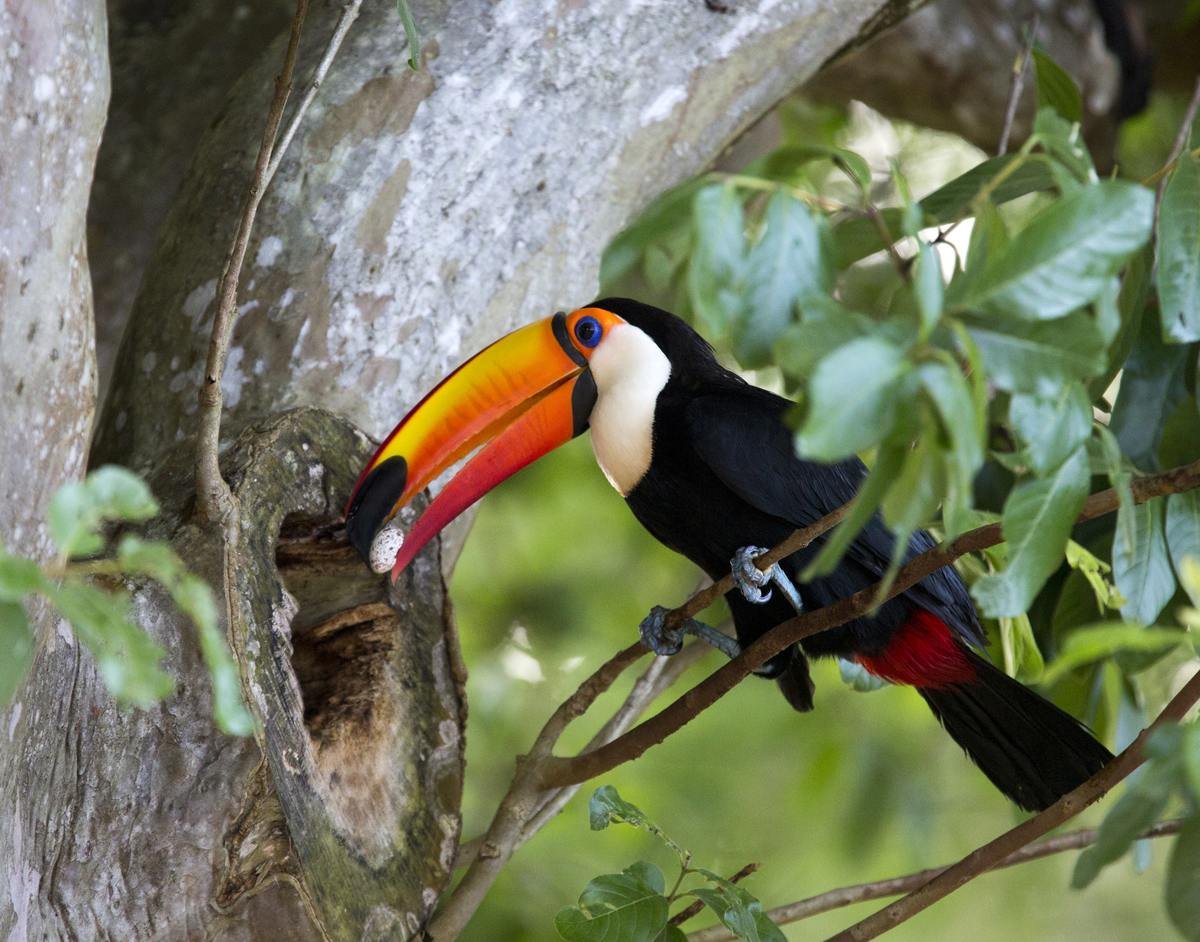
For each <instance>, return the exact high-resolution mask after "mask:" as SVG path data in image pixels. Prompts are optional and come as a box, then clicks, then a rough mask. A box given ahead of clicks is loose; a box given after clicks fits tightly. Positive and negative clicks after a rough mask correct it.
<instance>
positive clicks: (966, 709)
mask: <svg viewBox="0 0 1200 942" xmlns="http://www.w3.org/2000/svg"><path fill="white" fill-rule="evenodd" d="M914 653H915V657H914ZM859 660H860V662H861V663H862V664H863V666H864V667H866V668H867V670H869V671H871V672H872V673H874V674H878V675H879V676H881V677H884V678H885V679H888V680H893V681H896V682H899V683H905V684H911V685H913V686H915V687H916V688H917V690H918V692H919V693H920V694H921V696H922V697H923V698H924V699H925V702H926V703H928V704H929V708H930V709H931V710H933V713H934V715H935V716H936V717H937V718H938V719H939V720H940V721H941V723H942V725H943V726H944V727H945V728H946V732H948V733H949V734H950V736H951V737H952V738H953V739H954V741H955V742H956V743H958V744H959V745H960V746H962V748H963V749H964V750H966V753H967V755H968V756H970V757H971V760H972V761H973V762H974V763H975V764H976V765H977V766H979V768H980V770H981V771H982V772H983V774H984V775H986V776H987V777H988V778H989V779H991V781H992V784H993V785H995V786H996V787H997V788H998V789H1000V791H1002V792H1003V793H1004V794H1005V795H1007V796H1008V797H1009V798H1010V799H1012V800H1013V801H1014V802H1016V803H1017V804H1018V805H1020V806H1021V807H1022V808H1025V809H1027V810H1030V811H1040V810H1041V809H1042V808H1045V807H1047V806H1049V805H1052V804H1054V802H1055V801H1057V800H1058V799H1059V798H1060V797H1061V796H1062V795H1064V794H1066V793H1067V792H1069V791H1070V790H1071V789H1073V788H1075V787H1076V786H1077V785H1080V784H1081V783H1082V782H1084V781H1085V780H1087V779H1088V778H1091V776H1092V775H1093V774H1094V773H1095V772H1096V771H1097V770H1099V769H1100V767H1101V766H1103V765H1104V764H1105V763H1106V762H1108V760H1109V759H1111V758H1112V753H1110V752H1109V751H1108V750H1107V749H1105V748H1104V746H1103V745H1101V744H1100V743H1099V742H1097V741H1096V739H1095V738H1094V737H1093V736H1092V734H1091V733H1089V732H1088V730H1087V729H1086V728H1085V727H1084V726H1083V725H1082V724H1081V723H1080V722H1079V721H1078V720H1076V719H1075V718H1074V717H1073V716H1071V715H1070V714H1068V713H1065V712H1063V711H1062V710H1060V709H1059V708H1058V707H1056V706H1055V705H1054V704H1053V703H1051V702H1050V701H1049V700H1046V699H1044V698H1042V697H1040V696H1038V695H1037V694H1036V693H1034V692H1033V691H1032V690H1030V689H1029V688H1028V687H1025V686H1024V685H1023V684H1021V683H1019V682H1018V681H1016V680H1013V679H1012V678H1011V677H1009V676H1008V675H1007V674H1005V673H1004V672H1003V671H1002V670H1000V669H999V668H997V667H995V666H994V665H993V664H991V663H990V662H989V661H987V660H986V659H984V658H983V657H980V656H979V655H978V654H976V653H975V652H974V651H972V650H971V649H970V648H968V647H967V646H966V645H965V644H964V643H963V642H962V641H960V640H959V639H957V638H956V637H954V635H953V634H951V632H950V630H949V629H948V628H947V627H946V625H945V624H943V623H942V621H941V620H940V619H938V618H936V617H935V616H933V615H931V614H929V613H928V612H923V611H922V612H918V613H917V614H916V616H914V618H913V619H912V620H911V621H910V622H909V623H908V624H907V625H905V627H904V628H903V629H901V631H900V632H898V633H897V636H896V637H895V638H893V640H892V642H891V643H890V644H889V645H888V647H887V649H885V651H884V652H883V653H882V654H880V655H877V656H875V657H860V658H859ZM922 674H923V675H924V676H921V675H922Z"/></svg>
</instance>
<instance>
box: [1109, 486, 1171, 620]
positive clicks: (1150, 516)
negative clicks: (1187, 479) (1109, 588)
mask: <svg viewBox="0 0 1200 942" xmlns="http://www.w3.org/2000/svg"><path fill="white" fill-rule="evenodd" d="M1164 504H1165V501H1164V500H1163V498H1161V497H1156V498H1154V499H1153V500H1148V501H1146V502H1145V503H1143V504H1134V505H1132V506H1130V505H1126V504H1122V505H1121V506H1120V507H1119V508H1118V509H1117V530H1116V534H1115V535H1114V537H1113V549H1112V561H1113V581H1115V582H1116V584H1117V591H1118V592H1120V593H1121V595H1122V596H1124V598H1125V604H1124V605H1122V606H1121V615H1122V616H1123V617H1124V618H1127V619H1129V620H1130V621H1137V622H1141V623H1142V624H1143V625H1149V624H1153V622H1154V620H1155V619H1156V618H1158V613H1159V612H1161V611H1162V610H1163V606H1165V605H1166V604H1167V602H1169V601H1171V596H1172V595H1174V594H1175V574H1174V572H1173V571H1172V569H1171V558H1170V553H1169V551H1168V550H1167V539H1166V536H1165V534H1164V533H1163V511H1164V509H1165V508H1164ZM1130 537H1132V542H1130Z"/></svg>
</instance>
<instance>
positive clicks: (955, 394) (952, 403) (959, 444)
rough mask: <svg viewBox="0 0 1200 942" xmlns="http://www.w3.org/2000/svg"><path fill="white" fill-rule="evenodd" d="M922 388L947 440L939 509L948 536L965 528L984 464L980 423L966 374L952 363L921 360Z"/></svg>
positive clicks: (919, 372) (919, 373)
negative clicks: (934, 409) (943, 492)
mask: <svg viewBox="0 0 1200 942" xmlns="http://www.w3.org/2000/svg"><path fill="white" fill-rule="evenodd" d="M917 373H918V375H919V376H920V379H921V387H922V389H924V390H925V392H926V393H927V394H928V395H929V398H930V399H931V400H932V401H933V404H934V407H935V408H936V410H937V414H938V417H939V419H940V422H941V429H942V434H943V436H944V437H945V439H946V440H947V441H948V442H949V443H950V448H949V449H948V450H947V451H945V452H944V453H943V457H944V459H945V462H946V470H947V475H946V488H945V490H946V494H945V501H946V503H945V507H944V508H943V511H942V517H943V523H944V525H945V528H946V536H947V538H951V539H952V538H953V537H955V536H957V535H958V534H959V533H961V532H962V531H963V529H965V523H964V522H963V518H964V515H965V514H966V512H967V510H968V509H969V508H970V506H971V502H972V490H973V486H974V481H975V475H976V473H977V472H978V471H979V469H980V467H982V466H983V425H982V423H981V421H980V419H981V415H980V413H979V411H978V410H977V409H976V403H975V398H974V396H973V395H972V393H971V388H970V386H969V385H968V384H967V379H966V377H964V376H963V374H962V371H961V370H959V368H958V365H957V364H955V363H952V362H949V363H948V362H945V361H936V362H929V363H922V364H921V366H920V367H919V368H918V370H917Z"/></svg>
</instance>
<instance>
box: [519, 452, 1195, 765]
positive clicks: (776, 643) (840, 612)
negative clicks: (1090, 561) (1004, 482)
mask: <svg viewBox="0 0 1200 942" xmlns="http://www.w3.org/2000/svg"><path fill="white" fill-rule="evenodd" d="M1196 487H1200V461H1194V462H1192V463H1191V464H1187V465H1183V466H1181V467H1178V468H1174V469H1172V470H1170V471H1165V472H1163V473H1162V474H1155V475H1149V476H1146V477H1143V478H1139V479H1137V480H1135V481H1134V482H1133V485H1132V488H1133V496H1134V500H1135V501H1136V502H1137V503H1143V502H1145V501H1147V500H1150V499H1151V498H1154V497H1160V496H1162V495H1164V494H1174V493H1179V492H1181V491H1188V490H1192V489H1193V488H1196ZM1117 504H1118V497H1117V492H1116V491H1115V490H1114V489H1111V488H1110V489H1108V490H1105V491H1100V492H1099V493H1096V494H1093V495H1091V497H1089V498H1088V499H1087V501H1086V502H1085V503H1084V506H1083V510H1082V511H1081V512H1080V514H1079V517H1078V518H1077V522H1078V523H1082V522H1084V521H1085V520H1091V519H1093V518H1095V517H1100V516H1104V515H1105V514H1109V513H1112V512H1113V511H1115V510H1116V509H1117ZM1003 539H1004V537H1003V534H1002V532H1001V529H1000V524H998V523H993V524H989V525H987V526H984V527H979V528H978V529H975V530H970V531H968V532H966V533H964V534H962V535H961V536H960V537H958V538H957V539H956V540H954V541H953V542H952V543H949V544H945V545H942V546H937V547H934V548H933V549H931V550H928V551H926V552H924V553H921V554H920V555H919V556H915V557H914V558H913V559H911V560H909V562H908V563H906V564H905V565H904V566H902V567H901V568H900V571H899V573H897V575H896V579H895V581H894V582H893V584H892V587H891V588H890V589H889V590H888V592H887V596H886V597H887V598H892V597H894V596H896V595H899V594H900V593H902V592H904V591H906V590H908V589H909V588H911V587H912V586H913V585H916V583H918V582H920V581H921V580H922V579H924V578H925V577H926V576H928V575H929V574H930V573H932V572H935V571H937V570H938V569H941V568H942V567H944V566H948V565H949V564H950V563H952V562H954V560H956V559H958V557H960V556H963V555H965V554H967V553H971V552H976V551H978V550H982V549H986V548H987V547H989V546H995V545H996V544H997V543H1001V542H1003ZM878 592H879V584H875V585H871V586H868V587H867V588H865V589H861V590H859V591H858V592H856V593H854V594H853V595H850V596H847V597H846V598H844V599H840V600H839V601H837V602H834V603H833V604H832V605H827V606H825V607H824V608H820V609H814V610H813V611H810V612H805V613H803V614H801V615H798V616H796V617H795V618H792V619H789V620H788V621H785V622H783V623H781V624H779V625H777V626H776V627H774V628H772V629H771V630H770V631H768V632H767V633H766V634H764V635H763V636H762V637H760V638H759V639H758V640H757V641H755V642H754V643H753V644H751V645H748V646H747V647H746V648H744V649H743V651H742V653H741V654H740V655H738V656H737V657H736V658H734V659H733V660H731V661H729V662H728V663H727V664H724V665H722V666H721V667H720V668H718V669H717V670H716V671H715V672H714V673H712V674H710V675H709V676H708V677H706V678H705V679H704V680H702V681H701V682H700V683H699V684H697V685H696V686H695V687H693V688H692V689H690V690H688V691H687V692H686V693H684V694H683V695H682V696H680V697H679V698H678V699H676V700H675V701H674V702H672V703H671V704H670V705H668V706H667V707H666V708H664V709H663V710H662V711H660V712H659V713H657V714H655V715H654V716H652V717H651V718H650V719H648V720H645V721H643V722H642V723H640V724H639V725H637V726H635V727H634V728H633V729H632V730H630V731H629V732H628V733H625V734H624V735H623V736H620V737H618V738H617V739H615V740H613V741H612V742H611V743H609V744H608V745H606V746H601V747H600V748H599V749H593V750H590V751H588V752H584V753H581V754H580V755H578V756H575V757H574V758H569V759H568V758H561V757H558V756H550V757H547V758H546V759H543V760H541V763H540V764H541V770H540V778H541V782H542V785H543V786H545V787H557V786H562V785H573V784H575V783H577V782H583V781H587V780H588V779H590V778H595V777H596V776H597V775H602V774H604V773H605V772H608V771H610V770H612V769H614V768H616V767H617V766H618V765H621V764H623V763H625V762H628V761H630V760H631V759H636V758H637V757H638V756H640V755H641V754H642V753H644V752H645V751H646V750H647V749H649V748H650V747H651V746H654V745H657V744H658V743H660V742H662V741H663V740H664V739H666V738H667V737H668V736H670V735H671V734H672V733H674V732H676V731H677V730H679V729H680V728H681V727H683V726H684V725H686V724H687V723H689V722H690V721H691V720H692V719H694V718H695V717H696V715H697V714H699V713H700V712H701V711H702V710H705V709H707V708H708V707H710V706H712V704H714V703H715V702H716V701H717V700H719V699H720V698H721V697H723V696H724V695H725V694H726V693H728V692H729V691H730V690H732V689H733V687H734V686H736V685H737V684H738V683H739V682H740V681H741V680H742V679H743V678H744V677H746V675H748V674H749V673H750V672H751V671H753V670H754V668H756V667H758V666H759V665H761V664H764V663H766V662H767V661H768V660H769V659H770V658H772V657H774V656H775V655H776V654H778V653H779V652H781V651H784V650H786V649H787V648H788V647H790V646H791V645H793V644H795V643H796V642H797V641H800V640H802V639H804V638H807V637H809V636H811V635H814V634H817V633H818V632H821V631H827V630H829V629H830V628H836V627H838V626H840V625H844V624H845V623H846V622H848V621H851V620H853V619H855V618H858V617H860V616H861V615H864V614H866V613H867V612H868V611H870V610H871V609H872V608H873V607H874V606H875V605H876V604H877V600H876V595H877V593H878Z"/></svg>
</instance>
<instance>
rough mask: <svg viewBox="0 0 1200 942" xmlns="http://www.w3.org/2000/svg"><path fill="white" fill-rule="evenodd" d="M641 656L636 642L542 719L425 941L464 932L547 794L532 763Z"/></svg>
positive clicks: (437, 913)
mask: <svg viewBox="0 0 1200 942" xmlns="http://www.w3.org/2000/svg"><path fill="white" fill-rule="evenodd" d="M645 653H646V648H645V646H644V645H643V644H642V643H641V642H640V641H638V642H637V643H636V644H631V645H629V647H627V648H625V649H624V650H621V651H618V652H617V653H616V654H614V655H613V656H612V657H611V658H609V659H608V660H607V661H605V662H604V663H603V664H602V665H600V667H599V668H597V669H596V670H595V671H594V672H593V673H592V674H591V675H590V676H589V677H587V678H586V679H585V680H584V681H583V683H581V684H580V685H579V687H578V688H577V689H576V690H575V692H574V693H573V694H571V696H570V697H568V698H567V699H566V700H564V701H563V702H562V703H561V704H560V705H559V707H558V709H556V710H555V711H554V712H553V713H552V714H551V715H550V718H549V719H548V720H546V723H545V725H544V726H543V727H542V729H541V732H539V733H538V735H537V738H536V739H535V740H534V742H533V746H532V747H531V748H530V750H529V755H527V756H518V758H517V770H516V773H515V774H514V775H513V780H512V784H510V785H509V787H508V791H507V792H506V793H505V795H504V797H503V798H502V799H501V800H500V804H499V807H497V809H496V813H495V815H493V817H492V822H491V824H490V825H488V829H487V832H486V833H485V834H484V835H483V837H482V838H480V839H479V841H478V843H477V845H476V846H475V848H474V851H475V853H474V857H473V858H472V860H471V863H470V865H469V866H468V867H467V872H466V873H465V874H464V875H463V878H462V880H461V881H460V882H459V884H458V886H456V887H455V888H454V890H453V891H452V892H451V893H450V894H449V896H448V897H447V898H446V900H445V902H444V903H443V904H442V905H441V906H440V907H439V908H438V911H437V912H436V913H435V914H434V916H433V919H432V920H431V921H430V923H429V926H428V928H427V929H426V935H427V936H428V937H429V938H431V939H434V940H441V939H456V938H458V936H459V935H460V934H461V933H462V931H463V929H464V928H465V927H466V925H467V923H468V922H469V921H470V919H471V917H472V916H473V915H475V911H476V910H477V909H478V908H479V905H480V903H482V902H483V898H484V897H485V896H486V895H487V892H488V890H490V889H491V887H492V884H493V883H495V881H496V877H497V876H499V874H500V870H501V869H502V868H503V867H504V865H505V864H506V863H507V862H508V859H509V858H510V857H511V856H512V855H513V852H514V851H515V850H516V849H517V847H519V846H520V844H521V835H522V832H523V831H524V829H525V827H526V825H527V824H528V823H529V822H530V821H531V820H532V819H533V818H534V817H535V815H536V814H537V813H538V810H539V808H541V807H542V802H543V801H544V798H545V792H546V791H547V790H546V789H545V788H544V787H542V786H541V785H540V784H539V782H538V780H537V775H536V774H535V772H536V760H537V759H538V758H540V757H543V756H546V755H549V754H550V752H551V750H552V749H553V748H554V745H555V743H557V742H558V740H559V737H560V736H562V734H563V731H564V730H565V729H566V728H567V727H568V726H569V725H570V724H571V722H572V720H575V719H577V718H578V717H580V716H582V715H583V714H584V713H585V712H587V710H588V708H589V707H590V706H591V705H592V704H593V703H595V702H596V698H597V697H599V696H600V695H601V694H602V693H604V692H605V691H606V690H608V688H609V687H611V686H612V685H613V683H614V682H615V681H616V679H617V678H618V677H620V676H621V674H622V673H624V671H625V669H626V668H628V667H629V666H630V665H631V664H633V663H634V662H635V661H636V660H638V658H640V657H641V656H642V655H643V654H645ZM460 856H462V854H460Z"/></svg>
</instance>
